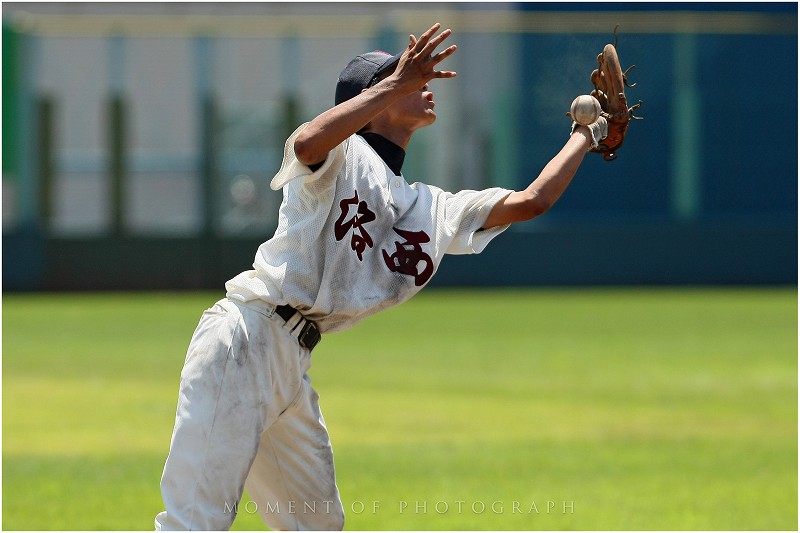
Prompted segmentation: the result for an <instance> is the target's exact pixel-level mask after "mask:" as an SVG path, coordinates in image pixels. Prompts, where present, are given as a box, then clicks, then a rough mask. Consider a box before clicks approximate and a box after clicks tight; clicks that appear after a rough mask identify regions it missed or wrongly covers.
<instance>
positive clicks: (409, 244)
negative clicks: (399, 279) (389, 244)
mask: <svg viewBox="0 0 800 533" xmlns="http://www.w3.org/2000/svg"><path fill="white" fill-rule="evenodd" d="M392 229H394V231H395V233H397V234H398V235H400V236H401V237H403V238H404V239H405V242H402V243H401V242H397V241H395V243H394V244H395V252H394V253H393V254H392V255H389V254H388V253H387V252H386V250H382V252H383V260H384V261H385V262H386V266H387V267H389V270H391V271H392V272H399V273H400V274H405V275H407V276H414V284H415V285H416V286H417V287H419V286H421V285H424V284H425V283H426V282H427V281H428V280H429V279H430V278H431V276H433V259H431V256H429V255H428V254H426V253H425V252H423V251H422V247H421V246H420V244H423V243H426V242H430V241H431V238H430V237H429V236H428V234H427V233H425V232H424V231H404V230H401V229H397V228H392ZM420 263H422V267H421V268H420Z"/></svg>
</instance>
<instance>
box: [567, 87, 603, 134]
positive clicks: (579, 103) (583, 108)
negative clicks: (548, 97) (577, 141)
mask: <svg viewBox="0 0 800 533" xmlns="http://www.w3.org/2000/svg"><path fill="white" fill-rule="evenodd" d="M601 111H602V108H601V107H600V102H598V101H597V98H595V97H594V96H592V95H591V94H582V95H580V96H578V97H577V98H575V100H573V101H572V105H571V106H570V108H569V112H570V114H571V115H572V120H574V121H575V122H577V123H578V124H583V125H584V126H588V125H589V124H591V123H592V122H594V121H595V120H597V117H599V116H600V112H601Z"/></svg>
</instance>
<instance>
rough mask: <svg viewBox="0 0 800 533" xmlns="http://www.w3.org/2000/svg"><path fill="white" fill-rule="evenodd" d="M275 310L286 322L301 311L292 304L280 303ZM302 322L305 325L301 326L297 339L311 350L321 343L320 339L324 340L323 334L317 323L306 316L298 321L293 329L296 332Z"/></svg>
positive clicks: (301, 344)
mask: <svg viewBox="0 0 800 533" xmlns="http://www.w3.org/2000/svg"><path fill="white" fill-rule="evenodd" d="M275 312H276V313H278V316H279V317H281V318H282V319H284V320H285V321H286V322H288V321H289V319H290V318H292V317H293V316H294V315H295V314H296V313H299V311H298V310H297V309H295V308H294V307H292V306H291V305H279V306H278V307H276V308H275ZM300 324H303V327H301V328H300V331H299V332H298V333H297V341H298V342H299V343H300V346H302V347H303V348H306V349H308V351H311V350H313V349H314V346H316V345H317V344H319V341H321V340H322V335H320V333H319V328H318V327H317V325H316V324H315V323H314V322H312V321H311V320H308V319H307V318H305V317H303V318H302V319H301V320H300V321H299V322H298V323H297V325H296V326H295V327H294V329H292V332H294V330H295V329H297V326H299V325H300Z"/></svg>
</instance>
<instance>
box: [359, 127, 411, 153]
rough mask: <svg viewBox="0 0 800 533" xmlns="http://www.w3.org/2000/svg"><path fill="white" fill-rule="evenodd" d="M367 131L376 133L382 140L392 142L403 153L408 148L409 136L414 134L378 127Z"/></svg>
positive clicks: (397, 129)
mask: <svg viewBox="0 0 800 533" xmlns="http://www.w3.org/2000/svg"><path fill="white" fill-rule="evenodd" d="M367 131H369V132H371V133H377V134H378V135H380V136H381V137H383V138H384V139H386V140H389V141H391V142H393V143H394V144H396V145H397V146H399V147H400V148H402V149H403V150H404V151H405V150H406V148H407V147H408V143H409V142H410V141H411V136H412V135H413V134H414V132H413V131H407V130H403V129H399V128H382V127H380V126H379V125H376V126H375V127H372V128H370V129H369V130H367Z"/></svg>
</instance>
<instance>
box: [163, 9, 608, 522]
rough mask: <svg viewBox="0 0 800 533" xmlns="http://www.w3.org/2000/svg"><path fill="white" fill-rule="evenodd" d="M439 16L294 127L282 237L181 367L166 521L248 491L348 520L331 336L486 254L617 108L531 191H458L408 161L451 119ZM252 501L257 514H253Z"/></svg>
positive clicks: (358, 67) (276, 518)
mask: <svg viewBox="0 0 800 533" xmlns="http://www.w3.org/2000/svg"><path fill="white" fill-rule="evenodd" d="M439 28H440V26H439V24H436V25H434V26H432V27H431V28H430V29H429V30H427V31H426V32H425V33H423V34H422V35H421V36H420V37H419V39H417V38H416V37H415V36H413V35H411V36H410V37H409V44H408V47H407V48H406V49H405V50H404V51H403V52H402V53H400V54H397V55H394V56H392V55H390V54H387V53H384V52H370V53H366V54H363V55H360V56H358V57H356V58H355V59H353V60H352V61H351V62H350V63H349V64H348V65H347V66H346V67H345V69H344V70H343V71H342V73H341V76H340V78H339V80H338V83H337V86H336V99H335V100H336V105H335V106H334V107H333V108H331V109H329V110H327V111H325V112H324V113H322V114H320V115H319V116H317V117H316V118H314V119H313V120H312V121H311V122H309V123H306V124H304V125H302V126H300V127H299V128H298V129H297V130H296V131H295V132H294V133H293V134H292V135H291V137H290V138H289V139H288V140H287V142H286V147H285V151H284V159H283V163H282V165H281V168H280V170H279V171H278V173H277V174H276V175H275V177H274V178H273V180H272V182H271V187H272V188H273V189H275V190H279V189H283V202H282V204H281V207H280V211H279V221H278V227H277V229H276V231H275V235H274V236H273V237H272V238H271V239H270V240H268V241H267V242H265V243H263V244H262V245H261V246H260V247H259V248H258V252H257V253H256V257H255V262H254V264H253V269H252V270H248V271H245V272H242V273H241V274H239V275H238V276H236V277H234V278H233V279H231V280H230V281H228V283H227V284H226V289H227V294H226V297H225V298H223V299H221V300H220V301H218V302H217V303H216V304H215V305H214V306H213V307H211V308H210V309H208V310H206V311H205V312H204V314H203V315H202V317H201V319H200V322H199V324H198V326H197V329H196V330H195V332H194V335H193V337H192V339H191V342H190V344H189V348H188V352H187V355H186V361H185V364H184V368H183V371H182V373H181V382H180V391H179V398H178V407H177V414H176V419H175V427H174V431H173V434H172V440H171V443H170V452H169V456H168V457H167V460H166V464H165V466H164V472H163V476H162V480H161V489H162V496H163V500H164V506H165V511H163V512H161V513H159V514H158V516H157V517H156V520H155V523H156V529H202V530H224V529H228V528H229V527H230V526H231V524H232V523H233V520H234V518H235V516H236V511H237V508H238V502H239V500H240V498H241V496H242V492H243V489H245V488H246V489H247V491H248V493H249V495H250V497H251V499H252V501H253V504H254V506H253V508H257V509H258V512H259V514H260V515H261V517H262V518H263V520H264V522H265V523H266V524H267V525H268V526H269V527H270V528H272V529H280V530H340V529H342V528H343V527H344V510H343V507H342V502H341V500H340V497H339V491H338V489H337V487H336V479H335V474H334V462H333V452H332V449H331V442H330V439H329V437H328V431H327V429H326V427H325V421H324V419H323V417H322V413H321V411H320V407H319V402H318V399H319V397H318V395H317V393H316V392H315V390H314V389H313V388H312V386H311V381H310V379H309V376H308V371H309V368H310V367H311V353H312V351H313V350H314V349H315V347H316V346H317V344H318V343H319V342H320V339H321V335H324V334H326V333H330V332H335V331H341V330H344V329H347V328H350V327H351V326H353V325H354V324H356V323H357V322H359V321H361V320H363V319H364V318H366V317H368V316H370V315H372V314H374V313H377V312H378V311H381V310H383V309H386V308H389V307H391V306H394V305H397V304H399V303H401V302H404V301H405V300H408V299H409V298H411V297H412V296H413V295H414V294H416V293H417V291H419V290H420V289H422V288H423V287H424V286H425V285H426V284H427V283H428V282H429V281H430V279H431V277H432V276H433V274H434V273H435V272H436V269H437V267H438V266H439V264H440V262H441V260H442V258H443V257H444V255H445V254H470V253H479V252H480V251H482V250H483V249H484V248H485V247H486V245H487V244H488V243H489V242H490V241H491V240H492V239H493V238H494V237H496V236H497V235H498V234H500V233H501V232H502V231H503V230H505V229H506V228H507V227H508V226H509V224H511V223H513V222H517V221H522V220H529V219H531V218H533V217H535V216H537V215H540V214H542V213H544V212H545V211H547V209H548V208H549V207H550V206H551V205H553V203H554V202H555V201H556V200H557V199H558V198H559V197H560V196H561V194H562V193H563V192H564V190H565V189H566V187H567V186H568V184H569V183H570V181H571V179H572V177H573V176H574V175H575V173H576V171H577V170H578V167H579V166H580V164H581V161H582V160H583V157H584V155H585V154H586V152H587V149H588V148H589V147H590V146H591V145H596V144H597V142H598V141H599V140H600V139H602V136H603V130H604V126H605V123H604V120H602V119H598V122H596V123H594V124H591V125H590V126H588V127H587V126H580V125H577V124H574V125H573V131H572V133H571V134H570V136H569V139H568V140H567V142H566V144H565V146H564V147H563V149H562V150H561V151H560V152H559V153H558V154H557V155H556V156H555V157H554V158H553V159H552V160H551V161H550V162H549V163H548V164H547V166H545V168H544V170H543V171H542V172H541V174H540V175H539V176H538V177H537V178H536V180H535V181H534V182H533V183H532V184H531V185H530V186H529V187H528V188H527V189H525V190H523V191H516V192H515V191H511V190H508V189H502V188H490V189H486V190H483V191H461V192H458V193H455V194H454V193H450V192H446V191H443V190H441V189H439V188H437V187H433V186H430V185H425V184H422V183H413V184H409V183H408V182H407V181H406V180H405V178H404V176H403V174H402V171H401V170H402V165H403V158H404V156H405V149H406V146H407V145H408V142H409V140H410V139H411V136H412V135H413V133H414V132H415V131H416V130H417V129H419V128H422V127H424V126H428V125H430V124H432V123H433V122H434V121H435V120H436V113H435V112H434V105H435V103H434V98H433V93H432V92H431V91H430V88H429V85H428V83H429V82H430V81H431V80H433V79H449V78H453V77H455V76H456V73H455V72H452V71H447V70H437V66H438V65H439V63H441V62H442V61H443V60H444V59H446V58H447V57H449V56H450V55H452V54H453V53H454V52H455V51H456V47H455V46H449V47H447V48H444V49H443V50H441V51H438V52H437V48H438V47H439V45H441V44H442V43H443V42H444V41H445V40H446V39H447V38H448V37H449V36H450V34H451V31H450V30H444V31H442V32H440V33H438V35H437V32H438V31H439ZM250 509H251V508H250V507H248V512H251V511H250Z"/></svg>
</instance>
